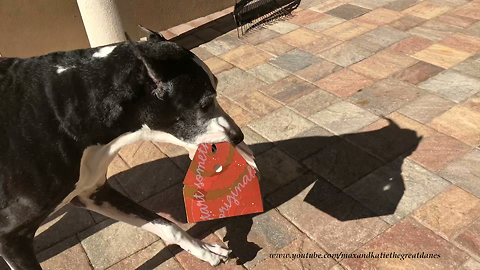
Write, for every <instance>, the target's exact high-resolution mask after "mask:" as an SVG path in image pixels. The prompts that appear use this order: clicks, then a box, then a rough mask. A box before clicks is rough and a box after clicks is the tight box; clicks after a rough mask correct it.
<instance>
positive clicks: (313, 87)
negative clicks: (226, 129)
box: [0, 0, 480, 270]
mask: <svg viewBox="0 0 480 270" xmlns="http://www.w3.org/2000/svg"><path fill="white" fill-rule="evenodd" d="M231 11H232V9H227V10H224V11H221V12H217V13H215V14H211V15H209V16H207V17H205V18H200V19H197V20H195V21H193V22H190V23H186V24H184V25H180V26H177V27H174V28H172V29H170V30H166V31H165V32H164V33H165V36H167V37H168V38H171V39H173V40H175V41H177V42H178V43H180V44H182V45H184V46H185V47H187V48H190V49H192V51H193V52H195V53H196V54H197V55H198V56H199V57H200V58H201V59H202V60H204V61H205V62H206V63H207V65H209V66H210V67H211V69H212V71H213V72H214V73H216V75H217V77H218V79H219V85H218V89H217V91H218V99H219V103H220V104H221V105H222V107H223V108H225V110H226V111H227V113H229V114H230V115H231V116H232V117H233V118H234V120H235V121H236V122H237V123H238V124H239V125H240V126H242V130H243V131H244V133H245V141H246V142H247V143H248V144H249V145H250V146H251V148H252V149H253V151H254V153H255V155H256V160H257V163H258V167H259V169H260V172H261V189H262V194H263V196H264V206H265V212H264V213H262V214H257V215H248V216H241V217H235V218H229V219H224V220H215V221H208V222H202V223H197V224H185V222H186V217H185V212H184V211H185V209H184V206H183V197H182V187H183V185H182V181H183V177H184V175H185V172H186V169H187V168H188V166H189V159H188V157H187V155H186V152H185V151H184V150H183V149H179V148H177V147H173V146H170V145H164V144H153V143H149V142H143V143H137V144H135V145H132V146H129V147H126V148H125V149H122V151H121V152H120V154H119V156H118V157H117V158H115V160H114V161H113V163H112V164H111V166H110V169H109V173H108V175H109V177H110V179H109V181H110V183H111V185H113V186H114V187H115V188H117V189H118V190H120V191H121V192H122V193H124V194H126V195H127V196H129V197H130V198H132V199H134V200H135V201H137V202H140V203H141V204H142V205H144V206H145V207H147V208H150V209H152V210H154V211H155V212H157V213H159V214H161V215H163V216H166V217H168V218H171V219H174V220H176V221H177V222H178V223H179V224H180V226H181V227H182V228H184V229H186V230H188V232H189V233H190V234H192V235H194V236H196V237H199V238H202V239H205V241H208V242H211V243H223V244H224V245H225V246H228V247H229V248H230V249H232V251H233V255H234V257H235V258H233V259H232V260H230V261H229V262H228V263H227V264H225V265H221V266H219V267H218V269H245V268H247V269H256V270H260V269H272V268H275V269H335V270H340V269H462V270H473V269H480V148H479V146H480V1H479V0H474V1H468V0H426V1H422V0H310V1H302V2H301V4H300V6H299V8H297V9H296V10H294V12H293V17H291V18H289V19H287V20H286V21H283V22H280V23H277V24H273V25H271V26H268V27H266V28H265V29H262V30H258V31H256V32H254V33H251V34H250V35H247V36H246V37H244V38H242V39H237V36H236V35H237V32H236V30H235V29H234V23H233V19H232V15H231ZM69 209H71V211H69V212H66V210H67V209H65V210H62V211H60V212H58V213H56V214H55V215H54V216H52V217H50V218H49V220H48V221H47V222H45V224H44V225H43V226H42V227H41V228H40V230H39V232H38V233H37V237H36V250H37V253H38V258H39V259H40V260H41V261H42V267H44V269H56V270H58V269H68V270H70V269H77V270H83V269H125V270H128V269H138V270H148V269H211V267H210V265H208V264H206V263H203V262H200V261H199V260H197V259H195V258H194V257H193V256H191V255H190V254H188V253H186V252H185V251H182V250H180V249H179V248H178V247H175V246H168V247H167V246H165V244H164V243H163V242H162V240H160V239H159V238H158V237H156V236H154V235H152V234H150V233H147V232H143V231H141V230H140V229H137V228H134V227H132V226H130V225H126V224H124V223H118V222H115V221H112V220H110V219H107V218H104V217H103V216H100V215H98V214H95V213H90V212H87V211H84V210H80V209H74V208H73V207H69ZM370 251H372V252H385V253H389V252H396V253H412V254H415V253H417V252H420V253H421V252H425V253H437V254H440V258H437V259H408V258H407V259H405V260H400V259H360V258H345V259H338V260H336V259H297V260H288V259H274V258H269V254H270V253H305V252H310V253H313V252H316V253H322V254H324V253H339V252H343V253H356V252H357V253H361V252H366V253H368V252H370ZM0 265H1V266H0V269H3V268H5V269H8V268H7V266H6V265H4V264H0Z"/></svg>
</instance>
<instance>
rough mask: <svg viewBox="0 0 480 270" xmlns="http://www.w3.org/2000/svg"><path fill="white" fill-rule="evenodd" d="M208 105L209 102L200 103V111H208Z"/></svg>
mask: <svg viewBox="0 0 480 270" xmlns="http://www.w3.org/2000/svg"><path fill="white" fill-rule="evenodd" d="M210 105H211V104H210V103H204V104H202V106H201V109H202V111H204V112H206V111H208V109H210Z"/></svg>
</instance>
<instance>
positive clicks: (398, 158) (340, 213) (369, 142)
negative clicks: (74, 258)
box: [36, 120, 421, 270]
mask: <svg viewBox="0 0 480 270" xmlns="http://www.w3.org/2000/svg"><path fill="white" fill-rule="evenodd" d="M388 121H389V124H388V125H387V126H384V127H382V128H380V129H377V130H373V131H368V132H360V133H352V134H346V135H341V136H314V135H313V136H308V134H307V137H302V138H293V139H289V140H284V141H277V142H274V143H258V144H252V145H250V147H251V149H252V150H253V152H254V153H255V156H256V161H257V165H258V167H259V171H260V173H261V177H260V187H261V191H262V196H263V198H264V210H265V212H267V211H269V210H271V209H273V208H276V207H279V206H281V205H282V204H284V203H286V202H288V201H289V200H290V199H292V198H294V197H295V196H297V195H298V194H300V193H302V191H303V192H306V190H307V189H309V191H308V193H307V195H306V196H304V201H305V202H307V203H308V204H310V205H312V206H314V207H316V208H317V209H319V210H320V211H322V212H324V213H327V214H329V215H330V216H332V217H334V218H336V219H338V220H340V221H347V220H356V219H362V218H368V217H374V216H384V215H390V214H393V213H394V212H395V209H396V207H397V205H398V203H399V201H400V199H401V198H402V196H403V193H404V190H405V186H404V182H403V178H402V175H401V165H402V163H403V160H404V159H405V158H406V157H407V156H409V155H410V154H411V153H412V152H413V151H414V150H415V149H416V147H417V146H418V144H419V142H420V140H421V137H418V136H417V133H416V132H415V131H413V130H409V129H402V128H400V127H399V126H398V125H397V124H396V123H394V122H393V121H391V120H388ZM323 132H325V131H323ZM315 133H317V134H318V133H322V131H315V130H314V131H313V132H312V134H315ZM166 160H167V159H160V160H156V161H153V162H149V163H145V164H141V165H139V166H136V167H133V168H131V169H129V170H127V171H124V172H122V173H120V174H117V175H115V176H114V177H117V178H118V179H122V178H123V179H132V178H136V177H138V176H139V175H141V176H142V179H138V185H141V182H143V181H149V179H150V180H152V179H157V178H158V175H156V172H155V170H151V168H154V167H157V166H160V167H161V166H162V163H163V162H166ZM172 160H173V161H174V162H175V163H176V164H180V166H181V167H182V169H183V170H186V169H188V163H189V160H188V157H187V156H186V155H183V156H178V157H175V158H173V159H172ZM148 168H150V169H148ZM147 169H148V170H147ZM146 171H149V173H147V174H146V173H145V172H146ZM372 172H374V173H373V174H371V173H372ZM367 175H368V176H367ZM366 176H367V177H366ZM155 181H158V180H155ZM182 181H183V179H182V177H178V179H176V181H175V183H176V184H174V185H173V186H171V187H170V188H169V189H168V190H167V192H168V196H162V194H167V193H166V192H165V191H164V192H163V193H161V194H160V195H157V196H154V197H157V199H147V200H145V201H143V202H141V203H142V205H144V206H145V207H147V208H150V209H151V210H153V211H155V212H157V213H162V215H167V216H169V217H170V218H172V219H174V220H176V221H178V222H180V223H184V222H186V216H185V208H184V206H183V197H182V196H183V195H182V184H181V182H182ZM361 181H367V182H365V183H367V184H365V183H362V182H361ZM120 182H121V181H120ZM352 190H354V193H355V194H356V195H355V196H354V199H352V198H351V196H350V195H349V194H351V192H352ZM164 197H168V198H164ZM345 197H348V199H349V200H351V201H354V200H355V201H358V202H359V203H360V204H361V205H365V206H367V208H368V209H369V210H366V209H367V208H365V210H362V211H354V210H352V209H351V207H352V204H351V203H341V202H345V199H344V198H345ZM339 202H340V203H339ZM257 215H262V213H259V214H251V215H246V216H239V217H233V218H227V219H221V220H212V221H206V222H200V223H197V224H195V225H193V226H191V227H190V228H189V229H188V232H189V233H190V234H191V235H194V236H196V237H202V236H206V235H208V234H209V233H210V232H212V231H216V230H218V229H221V228H224V229H223V230H222V231H223V232H224V234H223V235H224V237H223V239H222V240H223V241H225V242H227V245H228V247H229V248H230V249H231V250H232V253H233V255H234V256H235V257H236V258H237V263H238V264H243V263H246V262H249V261H251V260H253V259H254V258H255V257H256V256H257V253H258V251H259V250H261V249H262V246H259V245H258V244H257V243H253V242H250V241H249V240H248V234H249V233H250V231H251V229H252V225H253V223H254V222H253V218H254V217H255V216H257ZM65 218H66V217H64V218H63V219H65ZM63 219H62V220H60V221H59V222H57V224H54V225H53V226H52V227H51V230H50V229H49V230H47V231H45V232H43V233H42V234H40V235H38V236H37V237H36V241H38V240H42V239H48V237H49V235H50V236H51V235H53V234H55V230H56V229H57V227H61V226H65V225H66V224H69V222H68V221H65V222H63ZM67 220H68V219H67ZM62 222H63V224H62ZM99 230H100V229H99ZM88 231H90V232H91V234H94V233H95V232H96V231H95V230H91V229H89V230H88ZM66 248H69V246H68V245H67V246H65V247H64V248H60V249H58V251H56V252H49V254H48V255H46V256H41V257H42V258H39V259H40V260H45V259H48V258H50V257H52V256H54V255H56V254H58V253H59V252H61V251H62V250H64V249H66ZM171 250H173V254H176V253H178V252H180V251H181V250H180V249H178V248H173V249H167V248H165V249H164V250H162V251H160V252H159V253H158V254H157V255H156V256H154V257H153V258H151V259H150V260H149V261H147V262H145V263H144V264H143V265H141V266H140V267H138V268H137V270H148V269H154V268H155V267H157V266H158V265H160V264H161V263H163V262H164V261H166V260H168V259H169V258H170V257H171V254H172V253H171Z"/></svg>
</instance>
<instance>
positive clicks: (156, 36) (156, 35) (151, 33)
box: [138, 24, 167, 41]
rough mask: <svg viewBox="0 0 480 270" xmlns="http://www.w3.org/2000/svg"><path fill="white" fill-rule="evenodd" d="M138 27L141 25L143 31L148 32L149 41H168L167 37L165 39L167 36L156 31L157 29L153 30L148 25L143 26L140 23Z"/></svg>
mask: <svg viewBox="0 0 480 270" xmlns="http://www.w3.org/2000/svg"><path fill="white" fill-rule="evenodd" d="M138 27H140V29H142V30H143V31H145V32H147V34H148V36H147V40H148V41H167V39H165V37H164V36H163V35H162V34H160V33H158V32H155V31H152V30H150V29H148V28H146V27H143V26H142V25H140V24H139V25H138Z"/></svg>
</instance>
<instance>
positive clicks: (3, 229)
mask: <svg viewBox="0 0 480 270" xmlns="http://www.w3.org/2000/svg"><path fill="white" fill-rule="evenodd" d="M147 31H149V37H148V41H145V42H140V43H134V42H125V43H121V44H116V45H112V46H106V47H102V48H92V49H85V50H76V51H71V52H57V53H52V54H48V55H45V56H40V57H35V58H28V59H18V58H0V109H1V113H0V130H2V133H3V135H2V139H1V140H0V149H1V153H0V254H1V255H2V257H3V258H4V259H5V260H6V261H7V263H8V264H9V266H10V267H11V268H12V269H22V270H34V269H35V270H36V269H41V267H40V265H39V263H38V261H37V259H36V258H35V253H34V250H33V238H34V234H35V231H36V230H37V229H38V227H39V226H40V225H41V223H42V221H43V220H44V219H45V218H46V217H47V216H48V215H50V214H51V213H52V212H54V211H55V210H57V209H59V208H61V207H62V206H64V205H65V204H68V203H72V204H74V205H76V206H78V207H84V208H87V209H90V210H93V211H96V212H98V213H100V214H103V215H105V216H108V217H110V218H113V219H116V220H120V221H123V222H127V223H129V224H132V225H135V226H139V227H141V228H143V229H145V230H148V231H150V232H152V233H155V234H157V235H158V236H160V237H161V238H162V239H163V240H164V241H165V242H166V243H169V244H178V245H179V246H181V247H182V248H183V249H185V250H186V251H188V252H190V253H191V254H193V255H195V256H196V257H198V258H200V259H202V260H204V261H207V262H209V263H210V264H212V265H217V264H219V263H220V262H222V261H224V260H225V259H226V258H227V256H228V253H229V251H228V250H226V249H224V248H222V247H221V246H218V245H210V244H206V243H203V242H201V241H200V240H197V239H194V238H192V237H191V236H189V235H188V234H187V233H186V232H184V231H183V230H182V229H180V228H179V227H178V226H176V225H175V224H174V223H172V222H170V221H168V220H166V219H164V218H162V217H160V216H158V215H157V214H155V213H153V212H152V211H150V210H148V209H145V208H143V207H142V206H140V205H138V204H137V203H135V202H133V201H132V200H131V199H129V198H127V197H125V196H123V195H122V194H120V193H119V192H117V191H116V190H114V189H113V188H111V187H110V186H109V185H108V184H107V182H106V171H107V167H108V165H109V163H110V161H111V160H112V159H113V158H114V157H115V155H116V154H117V153H118V151H119V150H120V148H121V147H123V146H125V145H128V144H132V143H135V142H137V141H139V140H148V141H157V142H167V143H173V144H176V145H180V146H183V147H185V148H187V150H189V153H190V155H191V156H192V155H193V154H194V153H195V150H196V148H197V146H198V145H199V144H200V143H203V142H211V143H214V142H220V141H230V142H231V143H233V144H239V143H240V142H242V141H243V133H242V132H241V130H240V128H239V127H238V126H237V125H236V124H235V122H234V121H233V120H232V119H231V118H230V117H229V116H228V115H227V114H226V113H225V112H224V111H223V110H222V109H221V108H220V106H219V105H218V103H217V102H216V91H215V88H216V85H217V79H216V78H215V76H214V75H213V74H212V73H211V71H210V70H209V69H208V67H207V66H206V65H205V64H204V63H203V62H202V61H201V60H200V59H199V58H197V57H196V56H195V55H194V54H193V53H191V52H190V51H188V50H186V49H184V48H182V47H180V46H178V45H176V44H175V43H172V42H168V41H166V40H165V39H164V38H163V36H161V35H160V34H158V33H156V32H153V31H150V30H147Z"/></svg>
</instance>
